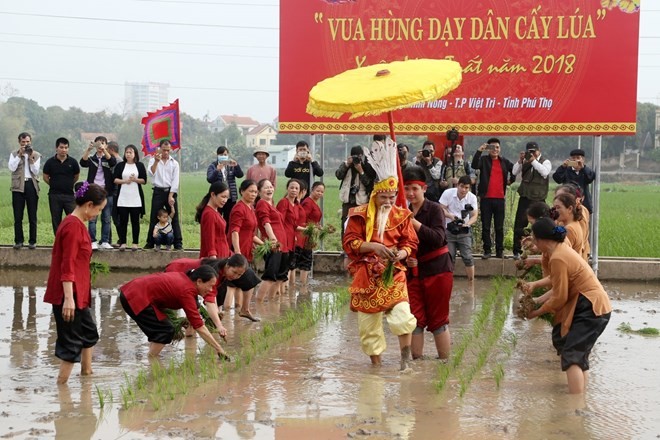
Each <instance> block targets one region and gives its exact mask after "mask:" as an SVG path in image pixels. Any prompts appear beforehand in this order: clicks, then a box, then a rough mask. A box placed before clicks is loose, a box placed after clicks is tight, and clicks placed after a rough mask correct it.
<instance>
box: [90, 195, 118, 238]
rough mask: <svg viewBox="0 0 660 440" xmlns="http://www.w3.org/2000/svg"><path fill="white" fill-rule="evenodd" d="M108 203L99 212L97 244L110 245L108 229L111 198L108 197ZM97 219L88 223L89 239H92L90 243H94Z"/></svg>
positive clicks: (109, 225)
mask: <svg viewBox="0 0 660 440" xmlns="http://www.w3.org/2000/svg"><path fill="white" fill-rule="evenodd" d="M106 200H107V201H108V203H106V205H105V208H103V211H101V241H100V242H99V243H110V228H111V227H112V196H108V197H107V199H106ZM97 219H98V217H95V218H94V219H92V220H90V221H89V226H88V227H87V229H88V230H89V237H90V238H91V239H92V243H94V242H95V241H96V220H97Z"/></svg>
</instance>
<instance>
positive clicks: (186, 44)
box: [0, 0, 278, 49]
mask: <svg viewBox="0 0 660 440" xmlns="http://www.w3.org/2000/svg"><path fill="white" fill-rule="evenodd" d="M138 1H146V0H138ZM0 35H11V36H16V37H39V38H60V39H67V40H88V41H111V42H117V43H140V44H167V45H177V46H206V47H234V48H237V49H278V46H248V45H240V44H238V45H235V44H213V43H188V42H186V43H183V42H180V41H153V40H121V39H116V38H94V37H78V36H76V37H66V36H62V35H44V34H17V33H14V32H0Z"/></svg>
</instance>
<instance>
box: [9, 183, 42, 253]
mask: <svg viewBox="0 0 660 440" xmlns="http://www.w3.org/2000/svg"><path fill="white" fill-rule="evenodd" d="M11 206H12V208H14V243H16V244H18V243H25V236H24V235H23V211H24V210H25V207H26V206H27V213H28V222H29V225H30V228H29V229H30V237H29V240H28V242H29V243H30V244H36V243H37V207H38V206H39V196H38V195H37V189H36V188H35V187H34V183H32V179H30V180H26V181H25V186H24V188H23V192H18V191H12V193H11Z"/></svg>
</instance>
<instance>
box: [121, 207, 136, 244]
mask: <svg viewBox="0 0 660 440" xmlns="http://www.w3.org/2000/svg"><path fill="white" fill-rule="evenodd" d="M141 210H142V208H141V207H139V206H138V207H133V208H127V207H125V206H118V207H117V216H118V217H119V225H118V226H117V235H119V242H118V243H119V244H126V233H127V231H128V219H129V217H130V219H131V232H132V233H133V244H138V243H139V242H140V211H141Z"/></svg>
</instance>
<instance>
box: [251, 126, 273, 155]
mask: <svg viewBox="0 0 660 440" xmlns="http://www.w3.org/2000/svg"><path fill="white" fill-rule="evenodd" d="M276 137H277V130H275V129H274V128H273V126H272V125H270V124H259V125H257V126H256V127H254V128H253V129H252V130H250V131H249V132H248V133H247V134H246V135H245V143H246V144H247V147H248V148H256V147H265V148H266V149H268V147H270V146H271V145H272V144H274V143H275V138H276Z"/></svg>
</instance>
